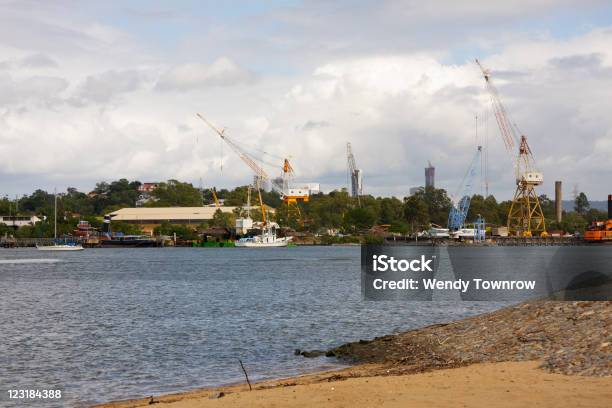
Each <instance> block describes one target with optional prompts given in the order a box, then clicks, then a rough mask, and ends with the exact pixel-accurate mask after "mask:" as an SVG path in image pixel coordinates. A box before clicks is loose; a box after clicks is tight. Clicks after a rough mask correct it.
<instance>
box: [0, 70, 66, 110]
mask: <svg viewBox="0 0 612 408" xmlns="http://www.w3.org/2000/svg"><path fill="white" fill-rule="evenodd" d="M68 85H69V84H68V81H66V80H65V79H63V78H60V77H50V76H29V77H24V78H19V79H18V78H14V77H13V76H11V75H10V74H7V73H5V74H2V73H0V107H1V106H15V105H20V104H26V103H29V104H32V105H36V106H38V105H46V106H51V105H54V104H56V103H60V102H61V93H62V92H63V91H64V90H66V88H67V87H68Z"/></svg>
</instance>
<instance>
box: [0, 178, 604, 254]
mask: <svg viewBox="0 0 612 408" xmlns="http://www.w3.org/2000/svg"><path fill="white" fill-rule="evenodd" d="M139 186H141V183H140V182H139V181H129V180H127V179H120V180H116V181H113V182H110V183H107V182H100V183H98V184H96V187H95V189H94V191H92V192H91V193H90V194H85V193H83V192H79V191H78V190H77V189H75V188H72V187H70V188H68V189H67V191H65V192H60V193H58V202H57V213H58V220H57V221H58V223H57V226H58V235H59V236H61V235H63V234H71V233H73V231H74V229H75V227H76V224H77V222H78V220H79V219H85V220H87V221H89V222H90V223H91V225H92V226H93V227H95V228H100V227H101V220H102V216H103V215H104V214H107V213H109V212H112V211H114V210H117V209H120V208H124V207H133V206H134V205H135V202H136V200H137V199H138V197H139V195H140V193H139V192H138V188H139ZM261 193H262V200H263V202H264V203H265V204H266V205H268V206H270V207H272V208H275V209H276V214H275V215H273V214H271V213H268V219H270V220H276V221H277V222H278V223H279V224H280V225H282V226H288V227H291V228H294V229H296V230H303V231H310V232H321V231H323V232H325V231H327V230H330V229H333V230H337V231H339V232H341V233H343V234H349V235H346V236H350V234H353V233H357V232H359V233H363V232H367V231H368V230H369V229H370V228H371V227H373V226H375V225H388V226H389V231H391V232H394V233H401V234H406V233H408V232H414V231H417V230H422V229H424V228H428V227H429V226H430V225H431V224H432V223H434V224H438V225H442V226H445V225H446V222H447V218H448V212H449V209H450V205H451V202H450V199H449V197H448V195H447V194H446V191H445V190H443V189H434V188H427V189H421V190H420V191H418V192H417V193H415V194H414V195H412V196H409V197H406V198H404V199H403V200H401V199H398V198H396V197H373V196H370V195H365V196H362V197H360V198H359V199H356V198H352V197H350V196H349V194H348V193H347V191H346V189H342V190H339V191H338V190H337V191H332V192H330V193H329V194H323V193H319V194H315V195H313V196H311V197H310V200H309V202H306V203H299V208H300V212H301V215H302V221H304V223H303V224H302V223H299V222H298V220H296V218H295V217H290V216H289V215H290V212H289V209H288V208H287V206H286V205H285V204H283V203H282V201H281V199H280V196H279V195H278V194H277V193H276V192H265V191H262V192H261ZM151 194H152V196H153V198H154V199H155V200H156V201H152V202H150V203H148V204H147V205H150V206H156V207H158V206H200V205H202V201H203V200H204V202H207V201H208V202H209V203H212V202H213V200H212V190H204V191H200V190H199V189H197V188H195V187H193V185H192V184H190V183H182V182H179V181H177V180H169V181H168V182H166V183H161V184H160V185H159V186H158V188H157V189H155V190H154V191H153V192H152V193H151ZM247 194H248V187H247V186H240V187H237V188H235V189H233V190H226V189H222V190H219V191H218V192H217V195H218V197H219V198H220V199H223V200H225V205H228V206H236V207H238V209H237V210H236V211H235V212H234V213H232V214H228V213H222V212H221V211H217V212H216V213H215V215H214V218H213V220H211V221H210V222H209V223H208V224H210V225H212V226H218V227H226V228H231V227H233V226H234V225H235V219H236V217H239V216H245V215H246V211H245V210H244V207H245V206H246V203H247ZM540 202H541V205H542V210H543V212H544V215H545V217H546V219H547V226H549V228H551V229H561V230H564V231H568V232H575V231H583V230H584V228H585V227H586V225H587V224H588V223H590V222H592V221H595V220H605V219H607V214H606V213H604V212H602V211H598V210H595V209H591V208H590V206H589V202H588V199H587V197H586V195H585V194H584V193H580V195H578V197H577V199H576V202H575V209H576V211H575V212H566V213H564V217H563V222H561V223H559V224H557V223H555V221H554V217H555V212H554V203H553V202H552V200H550V199H549V198H548V197H547V196H545V195H542V196H540ZM251 203H252V204H253V205H254V206H255V207H256V208H255V209H253V210H252V211H251V217H252V218H253V219H254V220H255V221H260V220H262V216H261V211H260V210H259V209H258V208H257V207H258V203H259V197H258V195H257V191H255V190H254V191H252V197H251ZM510 205H511V202H510V201H502V202H499V203H498V202H497V200H496V199H495V197H493V196H488V197H486V198H485V197H483V196H481V195H478V194H476V195H474V196H472V199H471V205H470V210H469V213H468V217H467V221H468V222H472V221H473V220H474V219H475V218H476V216H477V215H478V214H480V215H482V216H483V217H484V218H485V220H486V222H487V223H488V224H495V225H505V224H506V220H507V214H508V210H509V208H510ZM15 208H18V214H19V215H37V216H39V217H40V218H44V219H45V220H44V221H43V222H40V223H38V224H36V225H34V226H31V227H24V228H21V229H20V230H17V231H15V230H14V229H13V228H12V227H10V226H3V225H0V234H5V233H6V234H9V235H15V236H20V237H52V236H53V221H54V195H53V194H51V193H48V192H46V191H43V190H36V191H34V192H33V193H32V194H30V195H26V196H23V197H21V198H20V199H19V200H18V202H17V203H16V202H15V200H11V199H9V198H6V197H5V198H0V214H1V215H9V214H14V213H15ZM112 228H113V231H120V232H123V233H124V234H140V233H141V231H140V229H139V227H138V226H135V225H129V224H125V223H121V222H117V221H114V222H113V223H112ZM159 231H163V232H164V233H165V234H167V235H172V234H173V233H174V232H177V235H179V237H180V238H181V239H195V235H194V234H195V232H194V231H193V228H191V227H179V226H173V225H169V224H168V225H164V226H163V228H161V227H160V229H159ZM326 239H329V242H330V243H332V242H335V243H344V241H343V240H344V239H351V238H342V239H340V238H339V237H330V238H326Z"/></svg>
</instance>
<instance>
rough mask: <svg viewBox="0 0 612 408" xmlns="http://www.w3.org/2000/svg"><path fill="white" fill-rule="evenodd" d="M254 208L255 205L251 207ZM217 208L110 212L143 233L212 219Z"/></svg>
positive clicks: (133, 209)
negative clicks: (170, 225)
mask: <svg viewBox="0 0 612 408" xmlns="http://www.w3.org/2000/svg"><path fill="white" fill-rule="evenodd" d="M239 208H241V209H244V210H246V209H247V208H246V207H219V208H218V209H219V210H221V211H222V212H224V213H230V214H231V213H233V212H234V211H235V210H237V209H239ZM253 208H255V207H253ZM216 211H217V208H215V207H136V208H122V209H120V210H117V211H114V212H112V213H110V214H109V215H110V217H111V220H112V221H122V222H127V223H129V224H136V225H139V226H140V228H141V229H142V230H143V232H145V233H149V234H152V233H153V230H154V229H155V228H156V227H158V226H160V225H161V224H163V223H170V224H178V225H193V226H194V227H196V226H197V225H199V224H201V223H203V222H206V221H210V220H212V219H213V217H214V215H215V212H216ZM266 211H267V212H271V213H274V209H272V208H266Z"/></svg>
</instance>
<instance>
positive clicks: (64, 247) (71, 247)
mask: <svg viewBox="0 0 612 408" xmlns="http://www.w3.org/2000/svg"><path fill="white" fill-rule="evenodd" d="M54 195H55V203H54V204H55V206H54V212H55V215H54V217H53V239H54V244H53V245H38V244H36V249H38V250H39V251H82V250H83V246H82V245H81V244H58V243H57V194H54Z"/></svg>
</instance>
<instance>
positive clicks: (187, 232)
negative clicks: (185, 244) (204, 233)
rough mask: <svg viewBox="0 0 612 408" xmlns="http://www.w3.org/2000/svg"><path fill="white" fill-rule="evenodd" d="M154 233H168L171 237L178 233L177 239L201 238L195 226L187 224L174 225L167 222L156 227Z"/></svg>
mask: <svg viewBox="0 0 612 408" xmlns="http://www.w3.org/2000/svg"><path fill="white" fill-rule="evenodd" d="M153 233H154V234H155V235H167V236H169V237H172V236H174V234H176V237H177V239H180V240H185V241H194V240H197V239H198V238H199V237H198V233H197V231H196V230H195V229H194V228H192V227H189V226H186V225H174V224H170V223H167V222H165V223H163V224H162V225H160V226H159V227H157V228H155V230H154V231H153Z"/></svg>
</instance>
